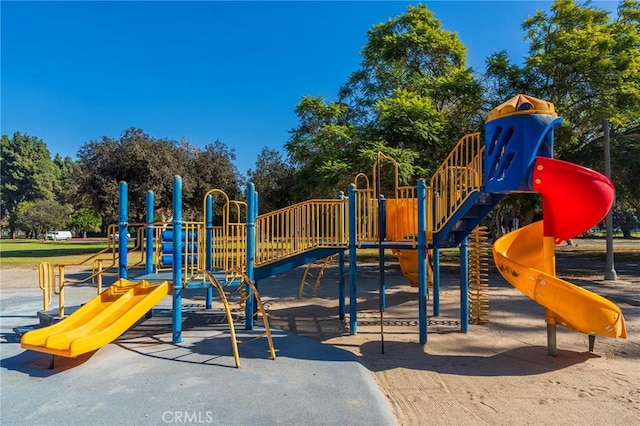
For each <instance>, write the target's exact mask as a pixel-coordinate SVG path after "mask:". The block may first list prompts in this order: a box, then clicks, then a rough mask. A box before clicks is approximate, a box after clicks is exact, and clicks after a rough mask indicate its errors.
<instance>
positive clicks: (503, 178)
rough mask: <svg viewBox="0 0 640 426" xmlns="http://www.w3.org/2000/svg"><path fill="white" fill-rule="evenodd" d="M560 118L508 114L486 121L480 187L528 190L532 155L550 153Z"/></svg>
mask: <svg viewBox="0 0 640 426" xmlns="http://www.w3.org/2000/svg"><path fill="white" fill-rule="evenodd" d="M561 124H562V119H561V118H558V117H555V116H553V115H550V114H523V115H511V116H506V117H502V118H497V119H495V120H492V121H489V122H487V123H486V124H485V125H484V129H485V151H484V154H485V158H484V178H485V181H484V190H485V192H491V193H507V192H521V191H531V189H532V188H531V175H532V173H533V170H532V168H533V163H534V161H535V159H536V157H551V156H552V154H553V129H554V128H556V127H558V126H560V125H561Z"/></svg>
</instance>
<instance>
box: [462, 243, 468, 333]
mask: <svg viewBox="0 0 640 426" xmlns="http://www.w3.org/2000/svg"><path fill="white" fill-rule="evenodd" d="M460 331H462V332H463V333H467V332H468V331H469V238H468V237H464V238H463V240H462V242H461V243H460Z"/></svg>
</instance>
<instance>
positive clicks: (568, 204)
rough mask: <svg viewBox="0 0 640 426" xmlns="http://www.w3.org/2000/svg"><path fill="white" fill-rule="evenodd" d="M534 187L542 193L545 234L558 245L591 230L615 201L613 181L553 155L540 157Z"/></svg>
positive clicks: (535, 168) (536, 165)
mask: <svg viewBox="0 0 640 426" xmlns="http://www.w3.org/2000/svg"><path fill="white" fill-rule="evenodd" d="M533 189H534V190H535V191H536V192H539V193H541V194H542V211H543V213H544V235H545V236H547V237H551V236H553V237H555V242H556V244H557V243H559V242H560V241H563V240H568V239H569V238H573V237H575V236H576V235H579V234H581V233H583V232H584V231H588V230H589V229H591V227H593V226H594V225H596V224H597V223H598V222H600V221H601V220H602V218H604V216H606V214H607V212H608V211H609V209H610V208H611V205H612V204H613V195H614V188H613V183H611V181H610V180H609V179H607V177H605V176H603V175H601V174H600V173H598V172H596V171H593V170H591V169H588V168H586V167H582V166H579V165H577V164H573V163H568V162H566V161H561V160H556V159H553V158H545V157H538V158H537V159H536V162H535V166H534V171H533Z"/></svg>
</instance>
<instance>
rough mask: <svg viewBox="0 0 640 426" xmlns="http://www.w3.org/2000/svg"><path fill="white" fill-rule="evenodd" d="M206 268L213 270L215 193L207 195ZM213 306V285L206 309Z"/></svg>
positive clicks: (207, 296)
mask: <svg viewBox="0 0 640 426" xmlns="http://www.w3.org/2000/svg"><path fill="white" fill-rule="evenodd" d="M205 228H206V229H205V245H204V251H205V269H206V270H207V271H209V272H212V271H213V195H211V194H209V195H207V199H206V208H205ZM212 307H213V287H207V293H206V300H205V309H211V308H212Z"/></svg>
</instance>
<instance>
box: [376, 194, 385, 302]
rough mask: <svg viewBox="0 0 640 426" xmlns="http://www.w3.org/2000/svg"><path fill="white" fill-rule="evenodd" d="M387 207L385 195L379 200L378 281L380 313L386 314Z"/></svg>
mask: <svg viewBox="0 0 640 426" xmlns="http://www.w3.org/2000/svg"><path fill="white" fill-rule="evenodd" d="M386 207H387V203H386V200H385V199H384V196H383V195H380V199H379V200H378V268H379V271H378V279H379V286H380V288H379V293H380V311H382V312H384V310H385V309H386V307H387V283H386V282H385V276H384V247H383V245H382V242H383V241H384V239H385V231H386V227H385V224H386Z"/></svg>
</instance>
